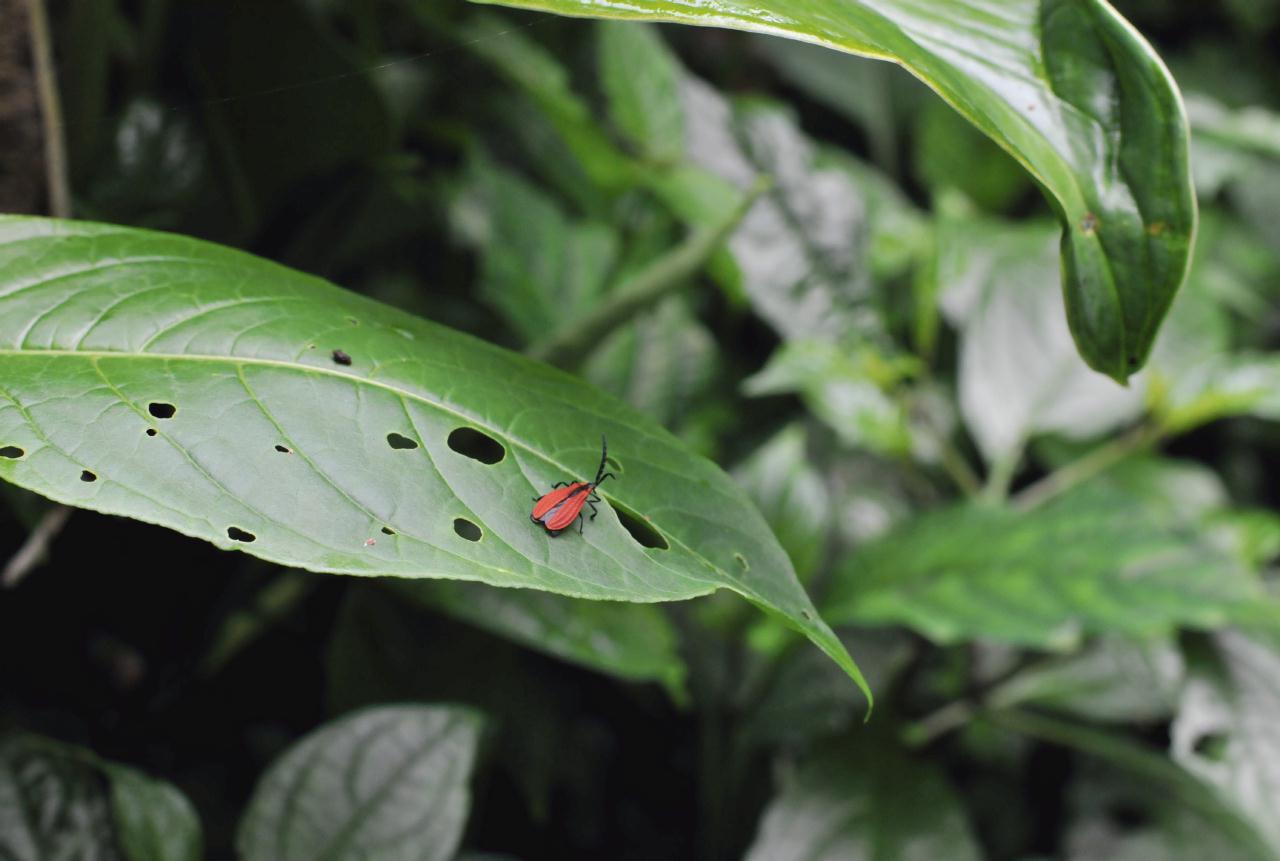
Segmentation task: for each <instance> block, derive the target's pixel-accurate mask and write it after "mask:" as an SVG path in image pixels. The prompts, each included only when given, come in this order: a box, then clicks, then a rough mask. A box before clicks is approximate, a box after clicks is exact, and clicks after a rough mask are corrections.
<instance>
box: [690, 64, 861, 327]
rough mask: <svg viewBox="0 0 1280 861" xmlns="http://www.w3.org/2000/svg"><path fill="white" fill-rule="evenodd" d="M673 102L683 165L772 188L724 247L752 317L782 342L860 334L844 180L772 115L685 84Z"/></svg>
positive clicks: (849, 200)
mask: <svg viewBox="0 0 1280 861" xmlns="http://www.w3.org/2000/svg"><path fill="white" fill-rule="evenodd" d="M680 95H681V103H682V105H683V108H684V116H685V150H686V158H687V159H688V160H689V162H690V163H691V164H693V165H694V166H696V167H698V168H700V169H702V170H703V171H705V172H706V173H708V174H711V175H713V176H715V177H717V178H718V179H719V180H721V181H723V182H725V183H728V184H729V185H730V186H731V187H735V188H737V189H739V190H745V189H747V188H749V187H750V186H751V185H752V184H753V183H755V182H758V181H759V180H760V178H761V177H768V178H769V179H770V181H771V183H772V184H771V186H770V188H769V191H768V192H767V193H766V194H765V195H764V196H763V197H761V199H760V200H758V201H756V203H755V205H753V206H752V207H751V209H750V210H749V211H748V212H747V214H746V216H745V217H744V218H743V219H742V223H741V224H740V225H739V227H738V229H737V230H736V231H735V232H734V235H733V236H732V237H731V238H730V240H729V243H728V247H729V252H730V253H731V255H732V257H733V261H734V263H735V265H736V267H737V270H738V273H739V277H740V279H741V288H742V291H743V292H744V293H745V294H746V296H747V299H748V300H749V301H750V302H751V305H752V308H753V309H754V310H755V312H756V313H757V314H758V315H759V316H760V317H761V318H763V319H764V320H765V321H766V322H767V323H769V324H770V325H771V326H772V327H773V328H774V329H775V330H777V331H778V332H779V333H780V334H781V335H782V336H783V337H784V338H787V339H794V338H814V337H817V338H827V339H833V338H838V337H841V336H847V335H849V334H851V333H853V332H857V331H861V330H862V329H863V328H865V327H866V326H867V325H868V320H867V312H866V309H865V307H863V306H865V300H866V298H867V296H868V291H869V289H870V279H869V277H868V275H869V273H868V272H867V269H866V266H865V265H864V261H863V260H862V255H863V251H864V247H865V245H866V240H867V237H866V207H865V205H864V203H863V201H862V197H861V195H860V194H859V192H858V188H857V186H856V184H855V183H854V182H853V180H852V178H851V177H850V176H849V175H848V173H847V172H845V171H844V170H841V169H839V168H837V167H835V166H834V165H830V164H827V163H825V162H824V161H823V160H822V159H821V158H820V156H821V152H820V150H819V149H818V148H817V146H816V145H815V144H814V143H813V142H812V141H811V140H810V139H809V138H808V137H807V136H806V135H805V134H804V132H803V131H802V130H801V129H800V127H799V125H798V123H797V122H796V120H795V118H794V117H793V116H792V115H791V114H790V113H789V112H788V111H787V110H786V109H785V108H783V107H781V106H779V105H776V104H770V103H765V102H758V101H750V100H741V101H730V100H728V99H726V98H725V97H724V96H723V95H721V94H720V93H719V92H718V91H716V90H715V89H714V88H713V87H711V86H710V85H709V84H707V83H705V82H704V81H702V80H700V79H698V78H695V77H693V76H691V75H687V76H686V77H685V78H684V80H683V82H682V86H681V89H680Z"/></svg>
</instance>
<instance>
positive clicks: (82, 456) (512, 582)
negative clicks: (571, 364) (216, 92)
mask: <svg viewBox="0 0 1280 861" xmlns="http://www.w3.org/2000/svg"><path fill="white" fill-rule="evenodd" d="M0 272H2V273H3V278H2V279H0V452H3V454H4V456H2V457H0V477H3V478H5V479H7V480H9V481H12V482H14V483H16V484H18V485H21V486H23V487H26V488H28V489H31V490H35V491H37V492H39V493H42V494H44V495H46V496H49V497H51V498H53V499H55V500H58V501H60V502H64V503H67V504H71V505H77V506H81V507H84V508H92V509H94V510H98V511H103V512H108V513H113V514H123V515H127V516H131V517H135V518H138V519H140V520H145V521H148V522H153V523H159V524H162V525H165V526H168V527H170V528H172V529H176V530H178V531H180V532H183V533H185V534H188V535H192V536H196V537H199V538H203V539H205V540H208V541H211V542H213V543H215V544H217V545H218V546H220V547H223V548H236V549H241V550H246V551H248V552H251V553H253V554H254V555H257V556H260V557H262V558H265V559H268V560H271V561H274V562H279V563H282V564H286V565H291V566H295V567H301V568H307V569H310V570H313V571H325V572H335V573H346V574H368V575H388V574H390V575H398V576H406V577H446V578H455V579H462V580H479V581H483V582H486V583H489V584H491V585H494V586H508V587H513V586H519V587H527V588H537V589H544V590H547V591H551V592H559V593H561V594H566V595H572V596H577V597H584V598H597V599H611V600H627V601H642V602H649V601H665V600H681V599H684V598H691V597H694V596H697V595H704V594H707V593H709V592H712V591H714V590H715V589H717V588H720V587H727V588H730V589H733V590H734V591H737V592H739V593H740V594H742V595H744V596H745V597H747V598H748V599H749V600H751V601H752V602H753V603H755V604H757V605H758V606H760V607H762V608H764V609H766V610H769V611H772V612H775V613H778V614H780V615H781V616H782V617H783V618H784V619H787V620H788V621H789V622H790V623H791V624H792V625H794V626H796V627H797V628H798V629H800V630H803V631H805V632H806V633H807V634H808V635H809V636H811V637H812V639H813V640H814V642H815V643H817V644H818V645H819V646H821V647H822V648H823V649H824V651H827V653H828V654H830V655H832V657H833V658H834V659H835V660H836V661H837V662H838V663H840V664H841V666H843V667H844V668H845V669H846V670H847V671H848V672H849V673H850V674H851V675H852V676H853V677H854V678H855V679H857V680H859V681H860V679H861V677H860V676H859V675H858V673H857V668H856V667H855V666H854V664H853V662H852V660H851V659H850V658H849V656H848V653H847V652H845V650H844V648H843V646H841V645H840V643H839V641H838V640H836V638H835V636H834V635H833V634H832V633H831V631H830V629H829V628H827V627H826V626H825V624H823V623H822V622H821V620H820V619H818V617H817V613H816V611H814V609H813V606H812V604H811V602H810V601H809V599H808V597H807V596H806V595H805V593H804V590H803V589H802V587H801V586H800V585H799V583H798V581H797V580H796V578H795V574H794V571H793V569H792V567H791V564H790V562H789V560H788V559H787V557H786V554H785V553H784V552H783V550H782V548H781V547H779V546H778V544H777V542H776V540H775V539H774V538H773V536H772V535H771V533H770V532H769V530H768V527H767V525H766V524H765V522H764V520H763V518H761V516H760V515H759V513H758V512H756V510H755V509H754V508H753V507H752V506H751V504H750V502H749V501H748V500H747V499H746V497H745V495H744V494H743V493H742V492H741V491H740V490H739V489H738V488H737V487H735V486H734V485H733V483H732V481H731V480H730V479H729V477H728V476H727V475H725V474H724V473H723V472H721V471H720V470H719V469H717V468H716V467H715V466H714V465H713V464H711V463H710V462H708V461H706V460H704V459H702V458H699V457H696V456H694V455H692V454H690V453H688V452H687V451H686V450H685V449H684V448H683V447H682V446H681V445H680V444H679V443H678V441H676V440H675V439H674V438H673V437H672V436H671V435H670V434H669V433H667V432H666V431H664V430H662V429H661V428H660V427H658V426H657V425H655V424H654V423H653V422H652V421H651V420H649V419H646V418H644V417H643V416H641V415H639V414H638V413H636V412H634V411H633V410H631V409H630V408H628V407H627V406H625V405H624V404H622V403H620V402H618V401H616V400H614V399H613V398H611V397H609V396H607V395H605V394H603V393H601V392H599V391H598V390H595V389H592V388H591V387H589V386H587V385H586V384H584V383H582V382H581V381H579V380H577V379H575V378H573V377H570V376H568V375H566V374H562V373H560V372H557V371H555V370H553V369H551V368H548V367H546V366H544V365H540V364H538V363H535V362H532V361H529V360H527V359H524V358H522V357H520V356H518V355H515V354H513V353H509V352H507V351H505V350H501V349H499V348H496V347H493V346H491V345H488V344H485V343H483V342H481V341H479V340H476V339H473V338H470V337H468V336H465V335H461V334H459V333H456V332H453V331H451V330H449V329H447V328H445V327H442V326H439V325H435V324H432V323H428V322H426V321H424V320H421V319H418V318H415V317H412V316H410V315H407V314H404V313H402V312H399V311H395V310H393V309H391V308H388V307H386V306H383V305H380V304H378V303H376V302H373V301H370V300H368V299H365V298H363V297H360V296H357V295H354V294H349V293H345V292H343V291H341V290H338V289H337V288H335V287H333V286H332V285H330V284H328V283H326V282H323V281H321V280H319V279H316V278H312V277H309V276H306V275H302V274H300V273H297V272H294V271H291V270H288V269H285V268H283V267H280V266H277V265H274V264H271V263H268V262H266V261H264V260H260V259H258V258H255V257H252V256H250V255H247V254H243V253H239V252H235V251H232V250H229V249H226V248H221V247H218V246H214V245H209V244H206V243H201V242H196V241H193V240H189V239H185V238H182V237H177V236H168V235H164V234H157V233H149V232H144V231H136V230H130V229H125V228H116V227H109V226H105V225H93V224H84V223H75V222H59V221H50V220H41V219H24V218H8V219H4V220H2V221H0ZM601 434H606V435H607V437H608V439H609V442H610V452H611V458H612V466H613V471H614V472H615V473H617V476H618V477H617V478H616V479H615V480H611V481H609V482H607V483H606V484H605V485H604V486H603V487H602V488H601V489H600V493H601V495H602V497H603V499H604V503H603V504H602V505H601V506H600V509H599V511H600V513H599V517H598V518H597V519H596V520H595V521H593V522H592V523H591V524H590V528H588V529H585V531H584V532H583V534H582V535H578V534H577V532H576V530H575V531H574V532H572V533H566V534H564V535H561V536H559V537H552V536H549V535H547V534H546V533H545V532H544V531H543V530H541V529H540V528H538V527H537V526H536V525H534V524H531V523H530V522H529V511H530V508H531V505H532V503H531V497H536V496H538V495H540V494H542V493H544V492H545V491H546V489H547V488H548V487H549V486H550V485H551V484H552V483H553V482H556V481H566V480H572V479H575V478H585V477H588V476H590V475H591V474H593V473H594V471H595V467H596V464H597V461H598V458H599V443H600V435H601Z"/></svg>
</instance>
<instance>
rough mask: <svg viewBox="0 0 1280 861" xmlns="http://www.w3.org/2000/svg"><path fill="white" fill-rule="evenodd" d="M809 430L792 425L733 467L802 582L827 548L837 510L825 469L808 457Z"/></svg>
mask: <svg viewBox="0 0 1280 861" xmlns="http://www.w3.org/2000/svg"><path fill="white" fill-rule="evenodd" d="M807 437H808V434H807V433H806V432H805V429H804V427H803V426H802V425H799V424H794V425H789V426H787V427H785V428H783V429H782V430H781V431H779V432H778V433H777V434H775V435H774V436H773V438H772V439H770V440H769V441H767V442H766V443H765V444H764V445H762V446H760V448H758V449H757V450H756V451H754V452H752V454H751V457H749V458H748V459H747V460H746V461H744V462H743V463H741V464H739V465H738V466H737V467H736V468H735V469H734V470H733V477H734V478H735V479H736V480H737V482H738V484H740V485H741V486H742V487H743V488H744V489H745V490H746V491H747V493H749V494H751V498H752V499H753V500H754V501H755V503H756V505H757V506H758V507H759V509H760V510H761V511H762V512H763V513H764V516H765V519H766V520H768V521H769V525H770V526H771V527H773V532H774V534H775V535H777V536H778V541H779V542H781V543H782V547H783V549H785V550H786V551H787V554H788V555H789V556H790V557H791V563H792V564H793V565H794V566H795V568H796V574H798V575H799V577H800V579H801V581H802V582H808V580H809V578H810V577H812V576H813V575H814V573H816V571H817V569H818V565H819V563H821V562H822V560H823V557H824V556H825V555H826V553H827V552H828V547H827V542H828V540H829V538H830V534H831V526H832V523H831V521H832V517H833V511H832V506H831V498H830V494H829V493H828V491H827V485H826V482H825V481H824V480H823V477H822V474H821V473H820V472H819V471H818V470H817V468H815V467H814V465H813V464H811V463H810V462H809V460H808V453H807V452H806V451H805V446H806V440H807Z"/></svg>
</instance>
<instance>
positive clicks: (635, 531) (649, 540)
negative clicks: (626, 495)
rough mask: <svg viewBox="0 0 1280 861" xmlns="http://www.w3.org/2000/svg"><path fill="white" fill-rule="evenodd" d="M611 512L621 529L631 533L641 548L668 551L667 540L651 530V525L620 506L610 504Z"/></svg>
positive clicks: (654, 530)
mask: <svg viewBox="0 0 1280 861" xmlns="http://www.w3.org/2000/svg"><path fill="white" fill-rule="evenodd" d="M610 505H611V507H612V508H613V510H614V511H615V512H616V513H617V515H618V522H619V523H621V524H622V528H623V529H625V530H627V532H629V533H631V537H632V538H634V539H635V540H636V543H637V544H639V545H640V546H641V547H652V548H655V549H657V550H670V549H671V545H670V544H668V543H667V539H665V538H663V537H662V533H661V532H659V531H658V530H656V529H654V528H653V524H651V523H649V522H648V521H647V520H644V519H642V518H640V517H638V516H636V515H635V514H634V513H633V512H630V511H628V510H627V509H625V508H623V507H622V506H620V505H616V504H613V503H610Z"/></svg>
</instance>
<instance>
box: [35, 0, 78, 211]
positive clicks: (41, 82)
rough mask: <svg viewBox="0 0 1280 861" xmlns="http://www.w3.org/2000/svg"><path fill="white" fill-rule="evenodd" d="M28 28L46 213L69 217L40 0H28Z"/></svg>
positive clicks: (59, 123)
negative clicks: (41, 139) (40, 123)
mask: <svg viewBox="0 0 1280 861" xmlns="http://www.w3.org/2000/svg"><path fill="white" fill-rule="evenodd" d="M27 15H28V17H29V18H30V22H29V23H30V27H31V59H32V63H33V65H34V66H35V70H36V93H37V96H38V97H39V99H40V114H41V117H42V119H43V120H44V162H45V176H46V179H47V182H48V186H49V213H50V214H51V215H53V216H55V217H57V218H70V217H71V182H70V180H69V178H68V175H67V148H66V145H65V143H64V141H63V139H62V105H61V103H60V102H59V101H58V75H57V71H56V69H55V68H54V64H53V43H52V40H51V39H50V36H49V16H48V15H47V14H45V9H44V2H43V0H28V2H27Z"/></svg>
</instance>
